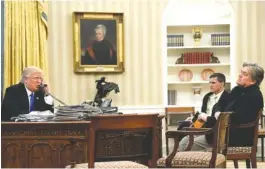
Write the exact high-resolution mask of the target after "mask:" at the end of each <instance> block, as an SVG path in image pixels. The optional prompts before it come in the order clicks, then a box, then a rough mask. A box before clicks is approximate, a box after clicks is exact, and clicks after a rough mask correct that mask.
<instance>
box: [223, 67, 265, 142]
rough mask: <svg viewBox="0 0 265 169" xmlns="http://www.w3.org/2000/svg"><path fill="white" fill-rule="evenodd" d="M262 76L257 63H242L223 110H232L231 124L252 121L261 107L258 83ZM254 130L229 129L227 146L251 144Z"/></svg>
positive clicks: (261, 100)
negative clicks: (234, 85) (235, 84)
mask: <svg viewBox="0 0 265 169" xmlns="http://www.w3.org/2000/svg"><path fill="white" fill-rule="evenodd" d="M263 78H264V70H263V68H261V67H260V66H258V65H257V64H252V63H244V64H243V68H242V69H241V72H240V74H239V76H238V79H237V82H236V83H237V86H236V87H234V88H233V89H232V91H231V92H230V93H229V96H228V105H227V106H226V108H225V110H224V111H232V112H234V113H233V114H232V115H231V124H232V125H238V124H245V123H250V122H252V121H254V120H255V119H256V118H257V116H258V112H259V110H261V109H262V108H263V106H264V105H263V104H264V101H263V96H262V93H261V91H260V88H259V86H260V84H261V82H262V80H263ZM253 137H254V130H253V129H251V128H248V129H244V128H243V129H234V128H233V129H231V130H230V132H229V146H252V145H253Z"/></svg>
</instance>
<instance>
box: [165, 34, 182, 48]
mask: <svg viewBox="0 0 265 169" xmlns="http://www.w3.org/2000/svg"><path fill="white" fill-rule="evenodd" d="M167 46H170V47H171V46H184V35H167Z"/></svg>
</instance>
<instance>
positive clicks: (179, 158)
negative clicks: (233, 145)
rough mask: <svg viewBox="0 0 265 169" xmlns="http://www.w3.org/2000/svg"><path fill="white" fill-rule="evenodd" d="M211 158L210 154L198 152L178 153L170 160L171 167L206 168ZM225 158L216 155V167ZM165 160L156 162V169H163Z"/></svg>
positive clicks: (161, 159)
mask: <svg viewBox="0 0 265 169" xmlns="http://www.w3.org/2000/svg"><path fill="white" fill-rule="evenodd" d="M211 158H212V153H211V152H199V151H183V152H178V153H177V154H176V156H175V157H174V158H173V159H172V162H171V165H172V166H171V167H172V168H175V167H178V168H179V167H180V168H207V167H209V165H210V160H211ZM225 161H226V160H225V156H224V155H223V154H217V157H216V164H215V166H216V167H218V166H220V164H222V163H225ZM165 164H166V158H165V157H164V158H160V159H159V160H158V161H157V167H165Z"/></svg>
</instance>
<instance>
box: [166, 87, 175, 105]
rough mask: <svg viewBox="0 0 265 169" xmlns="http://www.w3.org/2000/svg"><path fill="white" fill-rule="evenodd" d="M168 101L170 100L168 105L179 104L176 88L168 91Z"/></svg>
mask: <svg viewBox="0 0 265 169" xmlns="http://www.w3.org/2000/svg"><path fill="white" fill-rule="evenodd" d="M167 101H168V105H176V104H177V91H176V90H168V91H167Z"/></svg>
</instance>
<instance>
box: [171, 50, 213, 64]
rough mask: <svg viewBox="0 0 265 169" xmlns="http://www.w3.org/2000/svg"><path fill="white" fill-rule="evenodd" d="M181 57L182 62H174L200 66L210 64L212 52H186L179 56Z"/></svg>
mask: <svg viewBox="0 0 265 169" xmlns="http://www.w3.org/2000/svg"><path fill="white" fill-rule="evenodd" d="M181 55H182V56H181V57H183V62H182V63H181V62H179V59H180V58H179V59H178V60H177V61H176V64H178V63H181V64H200V63H210V60H211V56H212V55H213V53H212V52H186V53H183V54H181Z"/></svg>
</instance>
